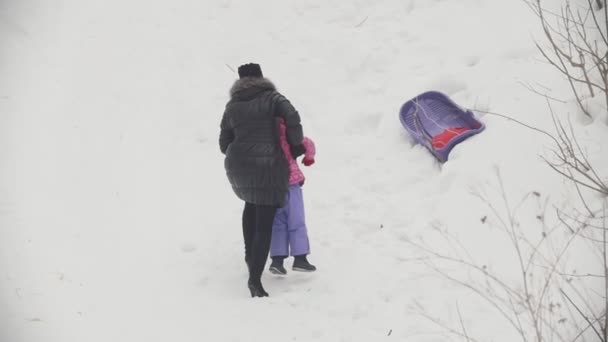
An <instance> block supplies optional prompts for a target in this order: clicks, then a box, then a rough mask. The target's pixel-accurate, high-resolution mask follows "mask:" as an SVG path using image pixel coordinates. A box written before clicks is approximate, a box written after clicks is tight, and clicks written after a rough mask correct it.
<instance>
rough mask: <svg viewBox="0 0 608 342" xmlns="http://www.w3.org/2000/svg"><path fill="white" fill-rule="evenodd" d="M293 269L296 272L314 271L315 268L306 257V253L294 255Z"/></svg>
mask: <svg viewBox="0 0 608 342" xmlns="http://www.w3.org/2000/svg"><path fill="white" fill-rule="evenodd" d="M292 269H293V270H294V271H298V272H314V271H316V270H317V268H316V267H315V266H314V265H311V264H310V263H309V262H308V260H307V259H306V255H296V256H294V260H293V268H292Z"/></svg>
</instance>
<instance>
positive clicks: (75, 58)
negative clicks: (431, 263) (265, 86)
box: [0, 0, 608, 342]
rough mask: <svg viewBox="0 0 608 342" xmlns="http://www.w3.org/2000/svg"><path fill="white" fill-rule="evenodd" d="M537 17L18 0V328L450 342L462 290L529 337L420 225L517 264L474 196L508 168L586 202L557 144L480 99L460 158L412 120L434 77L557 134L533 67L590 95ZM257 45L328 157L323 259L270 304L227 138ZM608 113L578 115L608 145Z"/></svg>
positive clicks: (424, 0) (7, 59)
mask: <svg viewBox="0 0 608 342" xmlns="http://www.w3.org/2000/svg"><path fill="white" fill-rule="evenodd" d="M514 23H516V24H514ZM538 33H539V32H538V27H537V23H536V21H535V17H534V15H533V14H532V13H531V12H530V10H529V9H528V8H527V7H526V6H525V5H524V4H523V3H521V2H519V1H500V0H484V1H482V0H459V1H456V0H432V1H431V0H406V1H403V0H390V1H388V0H387V1H382V2H377V1H376V2H372V1H363V0H360V1H348V2H347V1H337V0H332V1H321V0H306V1H298V2H288V1H279V0H266V1H257V2H254V1H246V0H218V1H215V0H214V1H211V0H209V1H187V0H180V1H173V2H161V1H137V0H130V1H103V2H102V1H77V0H61V1H53V2H46V1H34V0H23V1H5V2H3V3H1V4H0V49H1V51H2V57H1V59H0V162H1V163H2V164H1V165H2V167H1V168H0V270H2V272H1V273H0V341H2V342H5V341H6V342H33V341H45V342H55V341H57V342H72V341H91V342H93V341H117V342H118V341H129V342H132V341H184V342H186V341H252V340H253V341H289V340H293V341H332V342H333V341H376V340H381V339H383V338H389V337H387V335H389V334H390V338H393V339H397V340H406V341H420V342H427V341H428V342H430V341H445V340H446V337H445V336H444V333H443V332H442V330H441V329H440V328H438V327H437V326H435V325H433V324H431V323H430V322H428V321H427V320H425V319H424V318H423V317H421V316H420V315H419V314H418V313H417V312H416V309H415V305H414V304H415V303H417V302H418V303H421V304H422V305H424V306H425V307H427V308H428V309H429V311H431V312H433V313H435V314H436V315H438V316H440V317H444V318H445V319H446V320H448V321H449V320H452V321H453V320H454V319H455V318H454V316H453V307H454V304H455V302H457V301H458V302H460V303H461V304H462V305H461V309H462V310H463V314H464V315H465V316H467V317H468V319H467V322H466V324H467V325H470V326H472V327H473V328H471V329H472V330H473V331H475V332H477V333H478V334H480V335H482V336H492V340H494V341H511V340H512V339H511V335H509V334H512V332H511V331H510V330H508V328H507V327H505V326H504V325H502V324H501V322H500V321H499V320H495V321H494V320H492V318H490V317H493V316H492V312H491V310H490V309H488V308H487V307H485V306H484V305H482V303H479V302H478V300H477V299H476V298H475V297H474V296H472V295H471V294H470V293H468V292H466V291H463V290H462V289H459V288H458V287H456V286H454V285H453V284H451V283H449V282H447V281H445V280H442V279H440V278H437V277H435V276H432V275H431V273H430V272H429V270H427V269H425V268H424V267H422V266H420V265H418V264H416V263H413V262H410V261H409V260H410V259H411V258H415V257H416V255H415V253H414V252H413V251H412V250H411V248H410V246H409V245H408V244H406V243H405V241H404V240H405V238H406V237H408V236H419V237H423V238H424V237H425V236H426V235H427V234H430V233H431V231H432V229H431V227H432V226H437V225H440V226H441V225H443V226H447V227H449V230H450V231H451V232H453V233H455V234H457V235H458V236H459V237H461V238H462V239H463V240H464V241H466V243H467V245H468V246H469V248H471V250H473V251H474V252H475V253H479V255H480V257H481V258H485V259H487V260H488V261H489V262H490V263H492V262H495V263H497V264H499V265H503V264H505V265H509V263H510V262H511V259H510V257H511V256H510V255H509V252H508V248H506V247H504V246H501V245H500V241H497V240H496V241H495V240H492V238H491V234H490V233H487V231H486V230H485V229H486V228H485V227H486V226H485V225H483V224H482V223H481V222H480V218H481V217H482V216H484V215H487V214H488V213H487V212H486V211H484V210H485V209H484V205H483V203H480V202H479V201H478V200H476V199H475V198H474V197H473V196H472V195H471V193H470V192H471V189H472V188H475V187H482V188H483V187H484V186H486V184H490V186H491V184H496V177H495V169H496V168H497V167H498V168H499V169H500V172H501V175H502V177H503V181H504V182H505V184H506V185H507V188H508V193H509V195H510V196H512V197H513V198H514V200H516V199H519V198H521V197H523V196H524V195H525V194H526V193H527V192H529V191H538V192H540V193H541V194H542V195H543V196H549V197H550V198H552V199H555V201H556V203H561V202H563V201H567V200H569V198H571V195H572V194H571V193H569V190H568V188H567V187H565V186H564V185H563V182H562V181H561V180H560V178H559V177H557V176H556V175H554V174H553V173H551V172H549V171H548V169H547V167H546V166H545V165H544V163H543V162H542V160H541V159H540V158H539V153H542V152H543V151H546V148H547V147H548V146H549V144H550V142H549V141H547V140H546V138H544V137H543V136H539V135H538V134H537V133H535V132H532V131H529V130H527V129H525V128H522V127H520V126H517V125H515V124H513V123H512V122H509V121H506V120H504V119H502V118H499V117H496V116H490V115H483V114H480V116H481V117H482V120H483V121H484V122H485V123H486V125H487V130H486V131H485V132H484V133H483V134H481V135H479V136H476V137H474V138H472V139H470V140H468V141H467V142H466V143H464V144H462V145H460V146H459V147H458V148H456V149H455V150H454V151H453V152H452V154H451V159H450V161H449V162H448V163H446V164H445V165H443V166H441V165H439V164H438V163H437V162H435V161H434V160H433V158H432V157H431V156H430V155H429V154H428V153H427V152H426V151H425V150H424V149H423V148H421V147H419V146H412V145H411V144H410V142H409V140H408V138H407V136H406V135H405V133H404V131H403V129H402V128H401V126H400V124H399V121H398V119H397V112H398V109H399V107H400V106H401V104H402V103H403V102H404V101H406V100H408V99H409V98H411V97H413V96H415V95H417V94H418V93H420V92H423V91H426V90H430V89H435V90H441V91H444V92H446V93H447V94H449V95H450V96H452V98H453V99H454V100H456V101H457V102H458V103H459V104H461V105H463V106H465V107H470V108H478V109H482V110H490V111H495V112H500V113H504V114H508V115H512V116H513V117H515V118H517V119H519V120H522V121H525V122H526V123H529V124H531V125H535V126H538V127H542V128H544V129H551V128H552V126H551V125H552V124H551V119H550V117H549V116H548V114H547V106H546V103H545V100H544V99H543V98H541V97H539V96H538V95H536V94H533V93H531V92H530V91H528V90H527V89H525V87H522V86H521V84H520V83H519V82H539V83H541V84H544V85H547V86H549V85H550V86H551V88H552V95H553V96H556V97H560V96H561V97H563V98H568V96H569V95H568V88H567V85H566V84H565V83H564V82H563V81H562V79H561V78H560V77H559V75H557V74H556V73H555V72H554V71H553V70H552V69H551V68H550V67H549V66H547V65H546V64H545V63H542V62H541V57H540V56H539V54H538V53H537V51H536V49H535V47H534V45H533V41H532V38H533V37H534V36H539V35H538ZM250 61H254V62H259V63H261V65H262V68H263V70H264V73H265V75H267V76H268V77H269V78H270V79H272V80H273V81H274V82H275V83H276V84H277V86H278V88H279V90H280V91H281V92H282V93H284V94H285V95H286V96H287V97H288V98H290V100H291V101H292V102H293V103H294V105H295V106H296V107H297V108H298V110H299V111H300V114H301V115H302V120H303V124H304V129H305V133H306V134H307V135H309V136H310V137H312V138H313V139H314V140H315V142H316V144H317V149H318V158H317V163H316V164H315V165H314V167H312V168H307V169H306V170H305V172H306V175H307V177H308V181H307V183H306V186H305V187H304V191H305V202H306V206H307V207H306V209H307V220H308V224H309V231H310V234H311V240H312V248H313V254H312V256H311V260H312V261H313V263H315V264H316V265H317V266H318V268H319V271H318V272H316V273H314V274H293V273H290V274H289V275H288V277H286V278H276V277H273V276H271V275H269V274H265V278H264V284H265V287H266V289H267V290H268V291H269V292H270V294H271V297H270V298H268V299H266V300H252V299H250V298H248V293H247V289H246V287H245V282H246V274H245V267H244V263H243V259H242V241H241V240H242V238H241V233H240V214H241V210H242V208H241V206H242V204H241V203H240V202H239V201H238V200H237V199H236V197H235V196H234V195H233V193H232V192H231V190H230V188H229V184H228V183H227V180H226V178H225V175H224V170H223V167H222V165H223V164H222V158H223V157H222V155H221V154H220V153H219V149H218V146H217V136H218V132H219V129H218V128H219V127H218V125H219V119H220V116H221V113H222V111H223V107H224V104H225V102H226V100H227V91H228V88H229V87H230V85H231V83H232V82H233V80H234V79H235V77H236V75H235V73H234V72H233V71H231V69H235V68H236V67H237V66H238V65H239V64H241V63H246V62H250ZM574 108H575V107H573V106H569V105H562V106H561V107H560V109H563V110H564V111H569V112H573V109H574ZM600 121H601V120H596V122H595V123H593V124H591V125H582V124H579V123H578V122H576V121H575V123H576V127H577V129H580V131H581V132H582V133H581V134H583V135H584V137H585V139H586V140H587V141H588V142H589V146H592V147H593V148H594V150H593V152H594V155H596V156H599V155H600V154H601V151H602V150H603V151H604V153H605V150H606V148H607V147H608V140H607V139H606V138H605V137H604V138H602V139H603V140H598V138H597V137H598V136H599V135H598V134H597V132H602V130H604V131H605V129H606V127H605V125H603V124H600V123H599V122H600ZM604 133H605V132H604ZM604 136H605V134H604ZM604 159H605V158H604ZM598 160H602V159H601V158H599V157H598ZM602 161H603V160H602ZM603 162H604V164H603V165H602V167H604V168H605V167H607V166H608V165H606V163H605V161H603Z"/></svg>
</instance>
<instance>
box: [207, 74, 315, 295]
mask: <svg viewBox="0 0 608 342" xmlns="http://www.w3.org/2000/svg"><path fill="white" fill-rule="evenodd" d="M238 71H239V77H240V79H239V80H237V81H236V82H235V83H234V85H233V86H232V88H231V90H230V100H229V101H228V104H227V105H226V110H225V111H224V115H223V117H222V122H221V125H220V126H221V131H220V139H219V143H220V150H221V152H222V153H224V154H225V155H226V158H225V161H224V167H225V168H226V174H227V176H228V180H229V181H230V184H231V185H232V189H233V190H234V192H235V194H236V195H237V196H238V197H239V198H240V199H242V200H243V201H245V209H244V210H243V238H244V240H245V262H246V263H247V266H248V269H249V281H248V283H247V286H248V287H249V290H250V292H251V296H252V297H266V296H268V293H267V292H266V291H265V290H264V287H263V286H262V282H261V278H262V273H263V271H264V267H265V265H266V259H267V258H268V251H269V248H270V239H271V235H272V223H273V220H274V216H275V213H276V211H277V208H279V207H282V206H283V204H284V201H285V198H286V194H287V190H288V186H289V166H288V163H287V160H286V159H285V156H284V154H283V152H282V150H281V145H280V140H279V119H280V118H283V119H284V120H285V124H286V126H287V141H288V142H289V145H290V147H291V150H292V152H293V154H294V156H299V155H301V154H303V153H304V147H303V145H302V141H303V138H304V135H303V133H302V126H301V125H300V116H299V114H298V112H297V111H296V110H295V108H294V107H293V106H292V105H291V103H290V102H289V101H288V100H287V99H286V98H285V97H284V96H283V95H281V94H280V93H279V92H277V90H276V88H275V86H274V85H273V84H272V83H271V82H270V81H269V80H268V79H266V78H264V77H263V75H262V70H261V68H260V66H259V65H258V64H245V65H242V66H240V67H239V70H238Z"/></svg>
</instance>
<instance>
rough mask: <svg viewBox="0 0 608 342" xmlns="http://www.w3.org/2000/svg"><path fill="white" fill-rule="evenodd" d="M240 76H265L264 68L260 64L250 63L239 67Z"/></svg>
mask: <svg viewBox="0 0 608 342" xmlns="http://www.w3.org/2000/svg"><path fill="white" fill-rule="evenodd" d="M239 77H240V78H243V77H264V75H262V68H260V65H259V64H255V63H249V64H243V65H241V66H240V67H239Z"/></svg>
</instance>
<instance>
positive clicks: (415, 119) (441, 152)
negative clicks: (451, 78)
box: [399, 91, 485, 162]
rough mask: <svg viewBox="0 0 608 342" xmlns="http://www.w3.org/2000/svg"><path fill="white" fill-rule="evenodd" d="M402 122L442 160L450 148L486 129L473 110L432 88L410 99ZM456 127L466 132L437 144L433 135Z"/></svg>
mask: <svg viewBox="0 0 608 342" xmlns="http://www.w3.org/2000/svg"><path fill="white" fill-rule="evenodd" d="M399 119H400V120H401V124H402V125H403V127H405V129H406V130H407V131H408V132H409V134H410V135H411V136H412V137H413V138H414V140H415V141H416V142H417V143H419V144H421V145H423V146H425V147H426V148H427V149H428V150H429V151H430V152H431V153H432V154H433V155H434V156H435V157H436V158H437V159H438V160H439V161H441V162H445V161H447V160H448V156H449V154H450V151H452V149H453V148H454V146H456V145H458V144H459V143H461V142H462V141H464V140H465V139H467V138H468V137H470V136H473V135H475V134H477V133H479V132H481V131H483V130H484V129H485V125H484V124H483V123H482V122H481V121H479V120H477V119H476V118H475V116H474V115H473V112H472V111H470V110H465V109H463V108H461V107H460V106H458V105H457V104H456V103H454V101H452V100H451V99H450V98H449V97H448V96H447V95H445V94H443V93H440V92H438V91H428V92H425V93H422V94H420V95H418V96H416V97H415V98H413V99H411V100H409V101H407V102H406V103H404V104H403V106H402V107H401V110H400V111H399ZM453 128H463V129H466V131H464V132H461V133H458V134H457V135H455V136H453V137H452V138H451V139H450V140H449V141H448V142H447V144H445V146H443V147H441V148H438V147H435V146H433V138H436V137H437V136H438V135H440V134H442V133H444V132H445V131H446V130H450V129H453Z"/></svg>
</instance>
